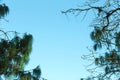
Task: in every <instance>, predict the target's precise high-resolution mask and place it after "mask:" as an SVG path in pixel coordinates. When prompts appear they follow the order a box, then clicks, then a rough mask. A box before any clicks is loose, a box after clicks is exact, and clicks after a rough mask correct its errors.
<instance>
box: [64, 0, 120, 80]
mask: <svg viewBox="0 0 120 80" xmlns="http://www.w3.org/2000/svg"><path fill="white" fill-rule="evenodd" d="M87 1H88V2H86V4H85V5H84V7H83V6H82V7H78V8H71V9H68V10H66V11H63V12H62V13H65V14H66V13H67V14H68V13H74V14H78V13H81V12H82V13H84V12H85V13H86V12H87V13H89V12H90V11H93V12H94V15H95V16H94V18H95V19H94V20H93V23H92V27H93V31H92V32H91V34H90V37H91V40H92V41H93V42H94V44H93V49H92V53H91V54H90V58H92V59H93V63H94V66H95V68H94V69H92V72H93V73H96V74H97V75H93V76H92V77H89V78H88V79H81V80H96V79H97V80H119V79H120V0H87ZM96 53H97V54H96ZM91 55H92V56H91ZM99 70H101V72H100V71H99ZM96 71H97V72H96Z"/></svg>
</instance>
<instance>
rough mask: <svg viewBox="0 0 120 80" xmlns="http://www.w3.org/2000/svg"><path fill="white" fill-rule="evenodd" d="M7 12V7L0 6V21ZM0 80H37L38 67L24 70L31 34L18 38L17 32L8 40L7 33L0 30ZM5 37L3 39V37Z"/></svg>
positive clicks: (39, 71)
mask: <svg viewBox="0 0 120 80" xmlns="http://www.w3.org/2000/svg"><path fill="white" fill-rule="evenodd" d="M8 12H9V8H8V6H6V5H5V4H0V19H2V18H4V17H5V15H7V13H8ZM0 32H1V33H2V34H1V37H0V80H2V79H5V80H7V79H8V80H14V79H15V80H39V78H40V75H41V70H40V67H39V66H37V67H36V68H34V69H32V70H27V71H26V70H24V68H25V65H26V64H28V62H29V56H30V53H31V51H32V41H33V37H32V35H31V34H24V35H23V37H20V36H19V35H18V34H17V32H14V33H15V35H12V37H13V38H11V39H10V38H9V36H8V33H7V32H5V31H3V30H0ZM4 36H5V37H4Z"/></svg>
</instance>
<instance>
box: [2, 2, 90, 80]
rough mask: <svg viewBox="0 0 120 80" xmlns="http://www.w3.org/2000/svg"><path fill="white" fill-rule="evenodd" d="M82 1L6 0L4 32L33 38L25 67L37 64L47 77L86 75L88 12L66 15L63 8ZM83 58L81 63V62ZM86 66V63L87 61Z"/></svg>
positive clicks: (67, 79)
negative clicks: (81, 14) (6, 9)
mask: <svg viewBox="0 0 120 80" xmlns="http://www.w3.org/2000/svg"><path fill="white" fill-rule="evenodd" d="M82 1H84V0H6V4H7V5H9V7H10V13H9V14H8V16H7V17H6V19H7V20H9V22H6V21H4V20H3V21H2V22H1V23H0V26H2V28H3V29H4V30H7V31H9V30H10V31H11V30H12V31H17V32H20V33H25V32H27V33H30V34H32V35H33V37H34V41H33V51H32V54H31V56H30V62H29V64H28V65H27V67H26V69H30V68H34V67H36V66H37V65H40V67H41V70H42V77H44V78H46V79H48V80H80V78H81V77H85V76H88V74H87V73H86V70H85V66H84V65H85V64H86V62H85V61H84V60H82V59H81V56H82V55H83V54H88V53H89V51H88V50H87V47H89V46H90V45H91V43H92V42H91V40H90V37H89V33H90V30H91V28H90V27H88V26H89V24H90V21H91V17H92V16H91V15H89V16H86V17H88V18H85V19H84V20H83V21H82V16H78V17H76V16H73V15H68V16H65V15H64V14H62V13H61V11H62V10H67V9H69V8H74V7H77V6H78V5H81V4H82ZM83 61H84V62H83ZM86 65H87V64H86Z"/></svg>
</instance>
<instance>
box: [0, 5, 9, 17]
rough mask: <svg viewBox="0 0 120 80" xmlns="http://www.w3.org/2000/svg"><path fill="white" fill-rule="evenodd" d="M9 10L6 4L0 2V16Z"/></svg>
mask: <svg viewBox="0 0 120 80" xmlns="http://www.w3.org/2000/svg"><path fill="white" fill-rule="evenodd" d="M8 12H9V8H8V6H6V5H5V4H0V18H3V17H4V16H5V15H6V14H7V13H8Z"/></svg>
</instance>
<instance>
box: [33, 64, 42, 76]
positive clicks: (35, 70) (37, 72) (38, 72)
mask: <svg viewBox="0 0 120 80" xmlns="http://www.w3.org/2000/svg"><path fill="white" fill-rule="evenodd" d="M33 75H34V76H35V77H37V78H40V76H41V70H40V68H39V66H37V67H36V68H35V69H33Z"/></svg>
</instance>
